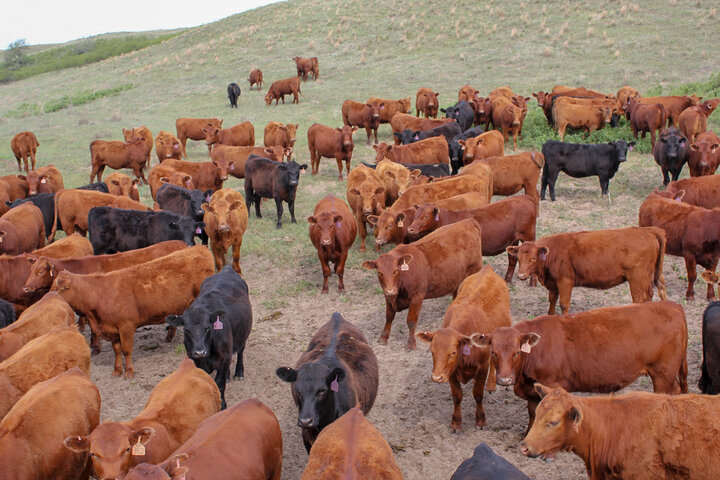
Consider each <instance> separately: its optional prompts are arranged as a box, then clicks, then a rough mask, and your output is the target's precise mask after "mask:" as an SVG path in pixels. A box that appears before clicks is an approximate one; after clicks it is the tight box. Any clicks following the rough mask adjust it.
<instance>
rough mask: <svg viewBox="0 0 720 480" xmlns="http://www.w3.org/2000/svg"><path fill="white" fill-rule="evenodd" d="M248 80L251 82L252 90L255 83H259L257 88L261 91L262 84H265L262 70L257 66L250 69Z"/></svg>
mask: <svg viewBox="0 0 720 480" xmlns="http://www.w3.org/2000/svg"><path fill="white" fill-rule="evenodd" d="M248 82H250V90H252V88H253V85H257V89H258V92H259V91H260V90H261V89H262V84H263V73H262V71H261V70H259V69H257V68H255V69H253V70H250V74H249V76H248Z"/></svg>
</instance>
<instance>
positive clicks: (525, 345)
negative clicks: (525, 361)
mask: <svg viewBox="0 0 720 480" xmlns="http://www.w3.org/2000/svg"><path fill="white" fill-rule="evenodd" d="M531 349H532V347H531V346H530V344H529V343H523V344H522V346H521V347H520V351H521V352H525V353H530V350H531Z"/></svg>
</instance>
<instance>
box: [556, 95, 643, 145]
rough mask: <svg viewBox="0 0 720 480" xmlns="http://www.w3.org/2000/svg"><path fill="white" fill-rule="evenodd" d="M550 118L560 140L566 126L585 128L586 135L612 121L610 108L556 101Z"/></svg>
mask: <svg viewBox="0 0 720 480" xmlns="http://www.w3.org/2000/svg"><path fill="white" fill-rule="evenodd" d="M552 118H553V120H554V123H555V126H556V127H557V131H558V135H559V136H560V140H561V141H562V140H564V139H565V130H566V129H567V127H572V128H582V129H584V130H587V132H588V136H589V135H590V134H591V133H592V132H594V131H595V130H600V129H601V128H603V127H604V126H605V124H606V123H610V122H611V121H612V108H611V107H607V106H605V107H592V106H590V107H588V106H585V105H573V104H571V103H567V102H562V101H557V102H555V105H554V106H553V107H552ZM635 138H637V136H636V137H635Z"/></svg>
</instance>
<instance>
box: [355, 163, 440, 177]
mask: <svg viewBox="0 0 720 480" xmlns="http://www.w3.org/2000/svg"><path fill="white" fill-rule="evenodd" d="M362 164H363V165H365V166H366V167H368V168H372V169H373V170H374V169H375V168H377V164H376V163H365V162H362ZM400 165H402V166H404V167H406V168H407V169H408V170H410V171H411V172H412V171H413V170H420V175H425V176H426V177H434V178H439V177H447V176H448V175H450V167H449V166H448V164H447V163H433V164H432V165H431V164H425V163H401V164H400Z"/></svg>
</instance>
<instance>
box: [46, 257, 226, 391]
mask: <svg viewBox="0 0 720 480" xmlns="http://www.w3.org/2000/svg"><path fill="white" fill-rule="evenodd" d="M213 273H214V269H213V258H212V254H211V253H210V251H209V250H208V249H207V248H205V247H202V246H200V245H198V246H196V247H190V248H186V249H183V250H180V251H178V252H174V253H171V254H170V255H167V256H165V257H162V258H159V259H156V260H151V261H149V262H146V263H143V264H140V265H135V266H132V267H128V268H123V269H120V270H117V271H114V272H109V273H96V274H89V275H80V274H76V273H70V272H68V271H65V272H61V273H59V274H58V276H57V279H56V280H55V283H54V284H53V287H52V289H53V290H54V291H57V292H58V293H59V294H60V295H61V296H62V297H63V298H64V299H65V301H66V302H68V303H69V304H70V306H71V307H73V310H75V311H76V312H81V313H82V314H83V315H85V316H86V317H87V318H88V320H89V321H90V326H91V327H92V329H93V331H94V332H95V333H96V334H97V335H100V336H101V337H103V338H104V339H106V340H108V341H110V342H112V343H113V349H114V350H115V368H114V370H113V373H112V374H113V376H116V377H117V376H120V375H122V373H123V369H122V356H123V355H124V357H125V378H133V377H134V376H135V368H134V367H133V363H132V347H133V342H134V340H135V330H136V329H137V328H138V327H141V326H143V325H153V324H160V323H165V317H167V316H168V315H170V314H180V313H182V312H183V311H184V310H185V308H187V306H188V305H190V302H191V301H192V300H193V299H194V298H195V297H196V296H197V294H198V293H199V292H200V284H201V283H202V281H203V280H205V278H207V277H209V276H210V275H212V274H213ZM130 284H132V285H152V288H151V289H145V288H133V289H130V290H128V289H126V288H122V286H123V285H130ZM174 334H175V329H174V328H172V327H171V328H170V329H169V330H168V335H167V337H166V340H168V341H169V340H171V339H172V337H173V336H174ZM208 378H209V377H208ZM214 384H215V383H214V382H213V385H214ZM218 401H219V400H218Z"/></svg>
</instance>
